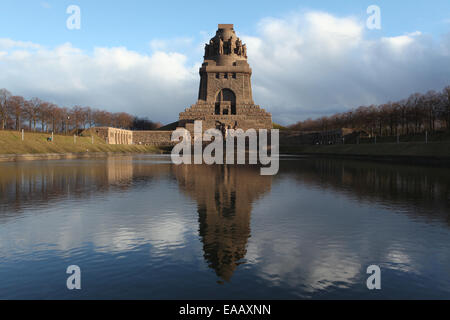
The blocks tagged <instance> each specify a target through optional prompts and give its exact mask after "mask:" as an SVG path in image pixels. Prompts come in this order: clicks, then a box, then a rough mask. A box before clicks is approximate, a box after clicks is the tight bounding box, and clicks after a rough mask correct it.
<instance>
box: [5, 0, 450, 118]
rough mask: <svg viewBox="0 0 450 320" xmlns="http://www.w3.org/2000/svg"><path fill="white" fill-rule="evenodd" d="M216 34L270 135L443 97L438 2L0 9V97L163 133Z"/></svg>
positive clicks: (445, 71) (447, 17)
mask: <svg viewBox="0 0 450 320" xmlns="http://www.w3.org/2000/svg"><path fill="white" fill-rule="evenodd" d="M224 3H225V4H224ZM70 5H77V6H78V7H79V8H80V12H81V16H80V17H81V18H80V22H81V23H80V29H73V30H71V29H68V28H67V20H68V18H69V17H70V14H68V13H67V12H66V10H67V8H68V7H69V6H70ZM371 5H377V6H378V7H379V8H380V13H381V29H379V30H378V29H369V28H367V25H366V21H367V19H368V18H369V17H370V16H371V14H368V13H367V8H368V7H369V6H371ZM219 23H233V24H234V25H235V30H236V32H237V34H238V36H239V37H241V38H242V39H243V40H244V42H246V43H247V45H248V55H249V63H250V65H251V67H252V69H253V78H252V83H253V91H254V92H253V95H254V100H255V103H256V104H259V105H261V106H262V107H264V108H265V109H266V110H268V111H270V112H271V113H272V114H273V117H274V120H275V121H276V122H278V123H281V124H291V123H294V122H296V121H299V120H304V119H306V118H309V117H312V118H316V117H320V116H323V115H331V114H333V113H336V112H342V111H346V110H349V109H351V108H355V107H358V106H360V105H370V104H380V103H384V102H387V101H390V100H398V99H402V98H406V97H407V96H408V95H409V94H411V93H414V92H423V93H425V92H427V91H429V90H441V89H442V88H443V87H445V86H447V85H450V1H448V0H434V1H422V0H418V1H414V2H410V1H403V0H396V1H382V0H379V1H376V0H370V1H364V0H363V1H361V0H345V1H344V0H341V1H336V0H326V1H325V0H322V1H320V0H319V1H317V0H315V1H293V0H283V1H265V0H259V1H252V0H246V1H234V0H229V1H226V2H220V1H169V0H168V1H148V0H147V1H144V0H142V1H139V0H128V1H122V0H115V1H104V0H96V1H91V0H71V1H65V0H47V1H40V0H28V1H26V0H2V1H1V3H0V88H6V89H8V90H9V91H11V92H12V93H13V94H17V95H23V96H24V97H26V98H32V97H35V96H37V97H40V98H42V99H45V100H48V101H50V102H54V103H57V104H59V105H62V106H74V105H83V106H90V107H94V108H100V109H106V110H109V111H111V112H119V111H126V112H129V113H132V114H135V115H138V116H145V117H148V118H150V119H152V120H154V121H160V122H163V123H170V122H173V121H176V120H177V119H178V114H179V113H180V112H182V111H183V110H184V109H185V108H187V107H189V106H190V105H192V104H194V103H195V102H196V99H197V95H198V85H199V74H198V69H199V67H200V65H201V63H202V57H203V48H204V44H205V43H206V42H208V40H209V39H210V38H211V37H213V36H214V34H215V30H216V29H217V24H219Z"/></svg>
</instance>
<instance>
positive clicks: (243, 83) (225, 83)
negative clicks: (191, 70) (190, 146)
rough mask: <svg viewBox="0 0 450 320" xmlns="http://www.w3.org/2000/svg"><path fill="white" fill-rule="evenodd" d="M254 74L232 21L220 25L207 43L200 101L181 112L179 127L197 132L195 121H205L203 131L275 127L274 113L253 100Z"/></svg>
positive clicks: (201, 70) (201, 77) (201, 76)
mask: <svg viewBox="0 0 450 320" xmlns="http://www.w3.org/2000/svg"><path fill="white" fill-rule="evenodd" d="M251 76H252V69H251V68H250V66H249V64H248V62H247V46H246V45H245V44H243V43H242V41H241V40H240V39H239V38H238V37H237V36H236V33H235V32H234V27H233V25H232V24H219V29H218V30H217V32H216V35H215V37H214V38H212V39H211V40H210V41H209V43H208V44H206V46H205V56H204V63H203V65H202V67H201V68H200V89H199V94H198V101H197V103H196V104H195V105H193V106H191V107H190V108H189V109H186V110H185V112H182V113H180V121H179V126H180V127H185V128H186V129H188V130H189V131H191V132H193V127H194V121H195V120H202V121H203V130H207V129H212V128H217V129H219V128H224V127H225V128H231V129H243V130H248V129H256V130H258V129H272V115H271V114H270V113H268V112H266V111H265V110H264V109H261V108H260V107H259V106H258V105H255V103H254V101H253V95H252V83H251Z"/></svg>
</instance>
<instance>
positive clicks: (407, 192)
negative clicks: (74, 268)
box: [0, 156, 450, 299]
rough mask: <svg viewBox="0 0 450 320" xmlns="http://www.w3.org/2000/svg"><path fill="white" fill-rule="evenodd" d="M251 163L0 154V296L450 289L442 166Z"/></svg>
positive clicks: (445, 292) (430, 294)
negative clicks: (375, 274) (75, 273)
mask: <svg viewBox="0 0 450 320" xmlns="http://www.w3.org/2000/svg"><path fill="white" fill-rule="evenodd" d="M259 172H260V171H259V168H257V167H252V166H175V165H172V164H171V163H170V157H167V156H136V157H116V158H108V159H101V160H69V161H46V162H24V163H4V164H0V299H13V298H20V299H55V298H56V299H94V298H98V299H301V298H316V299H330V298H339V299H347V298H358V299H359V298H364V299H366V298H367V299H380V298H394V299H397V298H438V299H450V169H447V168H433V167H423V166H402V165H392V164H380V163H374V162H359V161H348V160H336V159H316V158H283V160H282V161H281V164H280V172H279V174H278V175H277V176H274V177H263V176H260V175H259ZM70 265H78V266H79V267H80V268H81V273H82V276H81V283H82V284H81V286H82V289H81V290H79V291H76V290H75V291H69V290H68V289H67V287H66V280H67V277H68V276H69V275H67V274H66V269H67V267H68V266H70ZM370 265H378V266H380V268H381V272H382V279H381V281H382V289H381V290H380V291H369V290H368V289H367V286H366V280H367V278H368V277H369V275H367V267H368V266H370Z"/></svg>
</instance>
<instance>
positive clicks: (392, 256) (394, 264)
mask: <svg viewBox="0 0 450 320" xmlns="http://www.w3.org/2000/svg"><path fill="white" fill-rule="evenodd" d="M385 261H386V263H385V264H387V268H389V269H393V270H398V271H402V272H414V273H417V274H418V273H419V271H418V270H415V268H414V267H413V266H412V263H411V262H412V261H411V258H410V257H409V256H408V254H407V253H406V252H403V251H401V249H399V248H389V249H388V252H386V258H385Z"/></svg>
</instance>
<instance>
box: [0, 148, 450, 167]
mask: <svg viewBox="0 0 450 320" xmlns="http://www.w3.org/2000/svg"><path fill="white" fill-rule="evenodd" d="M145 154H148V155H150V154H152V155H158V154H159V155H161V154H168V150H164V149H160V150H158V151H156V150H155V151H146V152H135V151H134V152H79V153H74V152H72V153H36V154H0V163H7V162H29V161H46V160H47V161H51V160H76V159H101V158H107V157H114V156H133V155H145ZM280 156H306V157H315V158H332V159H348V160H361V161H381V162H386V163H402V164H419V165H438V166H442V165H450V156H448V157H442V156H423V155H385V154H382V155H374V154H352V153H330V152H302V151H291V152H289V151H285V152H280Z"/></svg>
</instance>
